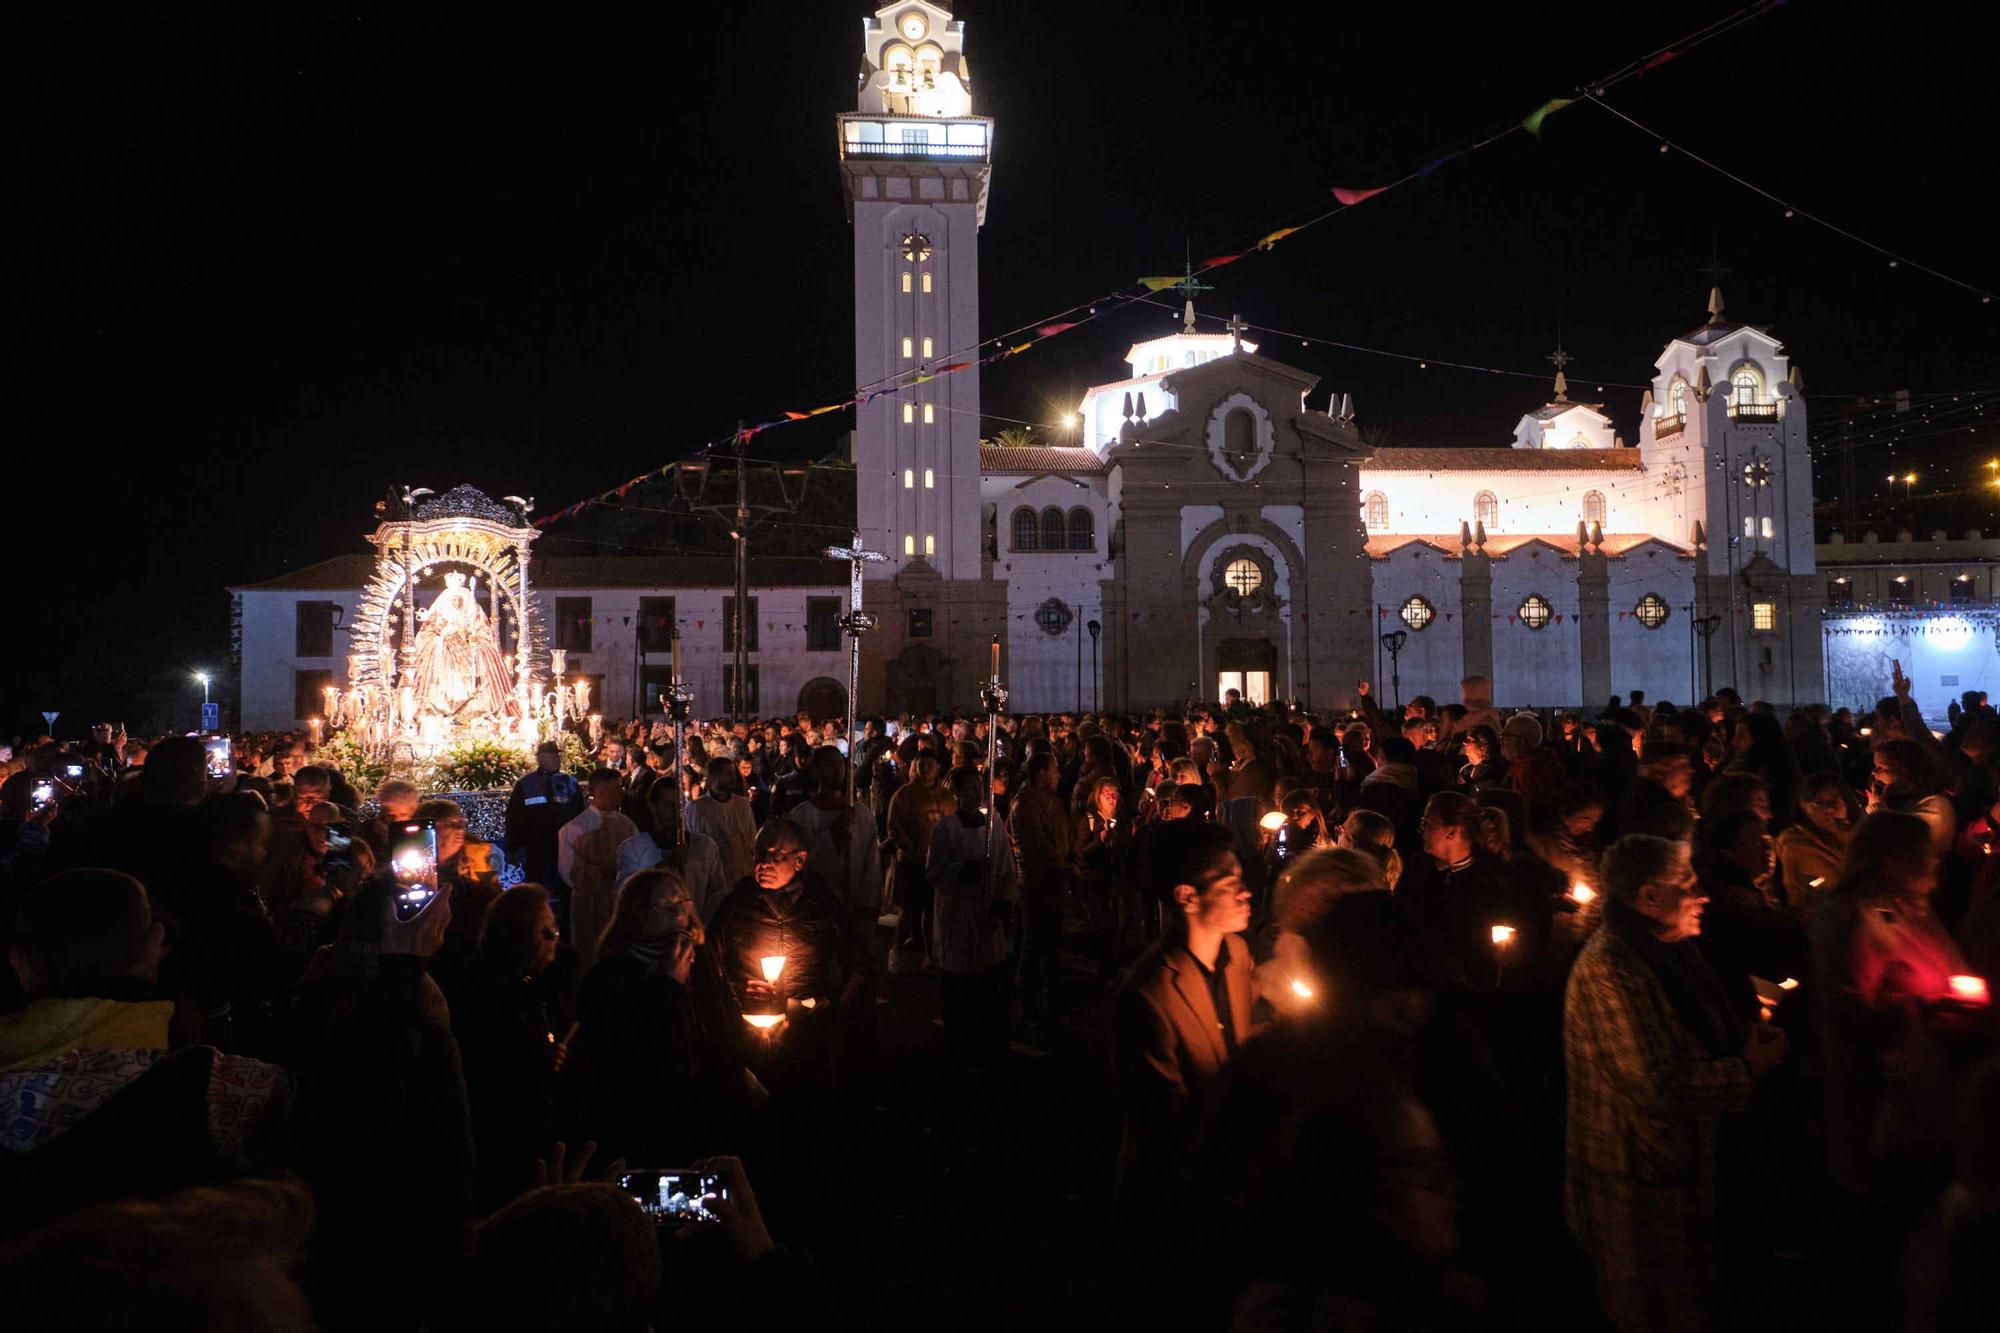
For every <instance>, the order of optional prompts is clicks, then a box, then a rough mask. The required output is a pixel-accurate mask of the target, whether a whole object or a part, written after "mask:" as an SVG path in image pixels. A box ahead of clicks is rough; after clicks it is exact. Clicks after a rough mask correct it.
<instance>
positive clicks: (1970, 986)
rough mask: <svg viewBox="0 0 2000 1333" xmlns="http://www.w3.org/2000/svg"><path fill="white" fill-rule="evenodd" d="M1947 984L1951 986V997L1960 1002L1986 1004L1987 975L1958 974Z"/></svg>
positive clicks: (1979, 1005) (1980, 1005)
mask: <svg viewBox="0 0 2000 1333" xmlns="http://www.w3.org/2000/svg"><path fill="white" fill-rule="evenodd" d="M1947 984H1948V985H1949V986H1950V987H1951V998H1952V999H1954V1000H1957V1001H1958V1002H1959V1003H1960V1004H1967V1005H1973V1006H1976V1007H1984V1006H1985V1004H1986V1002H1987V992H1986V978H1985V977H1973V976H1956V977H1953V978H1951V980H1950V981H1949V982H1948V983H1947Z"/></svg>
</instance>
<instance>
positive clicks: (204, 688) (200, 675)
mask: <svg viewBox="0 0 2000 1333" xmlns="http://www.w3.org/2000/svg"><path fill="white" fill-rule="evenodd" d="M194 678H195V679H196V680H198V681H200V682H201V706H202V707H203V708H206V707H208V673H207V672H206V671H197V672H195V673H194Z"/></svg>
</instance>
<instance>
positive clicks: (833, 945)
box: [709, 819, 874, 1082]
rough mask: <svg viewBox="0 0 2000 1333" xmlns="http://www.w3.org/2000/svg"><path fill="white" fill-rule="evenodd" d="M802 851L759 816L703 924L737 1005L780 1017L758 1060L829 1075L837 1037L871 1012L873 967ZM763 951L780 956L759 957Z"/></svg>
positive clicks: (790, 827) (784, 1072)
mask: <svg viewBox="0 0 2000 1333" xmlns="http://www.w3.org/2000/svg"><path fill="white" fill-rule="evenodd" d="M807 856H808V853H807V849H806V840H805V838H804V837H803V836H802V835H801V833H800V832H799V830H798V828H797V826H795V825H794V824H793V823H792V822H791V821H790V820H788V819H773V820H771V821H769V822H768V823H766V824H765V825H764V827H763V828H762V829H761V830H759V831H758V834H757V849H756V856H755V868H754V869H753V870H752V872H751V873H750V875H748V876H747V877H745V878H744V879H742V880H740V881H739V882H738V883H737V885H736V887H735V888H734V889H732V890H730V893H729V896H728V897H726V898H724V899H723V900H722V905H721V906H720V907H718V908H717V909H716V911H715V915H714V917H713V918H712V919H711V920H710V922H709V935H710V937H711V938H712V939H713V940H714V941H715V949H716V954H717V956H718V957H719V958H720V959H721V961H722V972H723V976H724V978H725V979H726V980H727V981H728V983H729V987H730V990H731V991H733V992H734V993H735V995H736V1000H737V1003H738V1004H739V1005H740V1006H742V1009H743V1012H744V1013H745V1014H751V1015H766V1014H782V1015H784V1016H785V1021H784V1022H783V1023H782V1024H780V1025H778V1026H776V1027H775V1028H774V1029H773V1038H772V1042H771V1045H770V1047H769V1052H770V1057H769V1059H768V1061H767V1064H769V1065H770V1066H771V1068H772V1071H773V1072H774V1073H776V1074H777V1075H778V1078H779V1080H780V1081H781V1082H782V1081H787V1080H789V1079H797V1078H810V1079H812V1080H813V1081H815V1082H817V1081H822V1080H831V1079H833V1078H835V1077H836V1076H837V1075H838V1074H839V1072H840V1069H839V1064H840V1055H841V1052H842V1049H843V1047H844V1045H845V1038H846V1037H847V1035H849V1034H850V1033H851V1032H852V1031H853V1030H854V1029H855V1028H856V1027H857V1026H858V1025H859V1024H862V1023H864V1022H866V1021H868V1020H871V1019H872V1018H873V1014H872V1013H868V1012H864V1011H865V1010H866V1009H867V1008H868V1005H867V999H868V996H869V994H870V985H869V983H870V981H871V979H872V974H873V970H874V961H873V957H872V955H871V954H870V951H869V948H868V945H867V942H866V941H865V940H863V939H862V938H861V936H860V934H859V933H858V932H857V931H856V930H855V928H854V924H853V917H852V915H851V914H850V913H848V911H847V910H846V909H845V908H843V907H842V906H841V904H840V900H839V899H837V898H835V897H834V895H833V891H832V890H830V889H829V888H827V886H826V884H825V883H824V882H823V881H821V879H820V878H819V877H818V876H817V875H814V874H812V873H810V872H809V871H808V870H807V869H806V860H807ZM772 959H775V960H779V961H777V962H775V963H768V964H767V961H766V960H772ZM774 972H775V976H773V973H774ZM760 1072H761V1071H760Z"/></svg>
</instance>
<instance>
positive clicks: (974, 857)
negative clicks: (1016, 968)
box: [924, 768, 1020, 1065]
mask: <svg viewBox="0 0 2000 1333" xmlns="http://www.w3.org/2000/svg"><path fill="white" fill-rule="evenodd" d="M951 790H952V795H953V796H954V797H955V798H956V799H957V801H958V809H957V810H956V811H954V812H953V813H952V814H949V815H946V816H945V817H944V818H943V819H940V820H939V821H938V822H937V826H936V827H935V828H933V829H932V830H931V848H930V858H929V860H928V861H927V862H926V864H925V867H924V870H925V873H926V875H928V877H929V879H930V883H931V890H932V892H933V893H934V894H935V895H936V898H935V902H934V905H933V907H932V909H931V947H932V951H933V952H934V953H935V954H936V956H937V960H938V968H939V970H940V971H941V972H942V973H943V976H942V978H941V979H940V980H941V981H942V983H943V1000H944V1033H945V1040H946V1043H947V1044H948V1045H950V1046H951V1047H952V1049H953V1050H954V1051H955V1052H956V1053H957V1055H958V1057H959V1058H960V1059H962V1060H965V1061H966V1062H968V1063H970V1064H975V1065H991V1064H994V1063H995V1062H997V1061H999V1060H1000V1059H1002V1058H1003V1057H1004V1056H1005V1055H1006V1053H1007V1018H1008V1011H1009V1009H1010V1007H1011V1006H1010V1005H1009V1003H1008V994H1007V937H1006V924H1007V922H1008V921H1009V920H1011V919H1012V917H1013V912H1014V903H1015V900H1016V898H1017V897H1018V895H1019V884H1020V876H1019V874H1017V873H1016V871H1015V868H1014V848H1013V844H1012V842H1011V841H1010V840H1009V839H1008V836H1007V824H1006V821H1005V820H1001V819H1000V817H999V815H998V814H988V813H987V812H986V811H984V810H982V809H981V808H980V807H981V805H982V803H984V802H985V800H986V778H985V775H983V774H981V773H980V772H979V771H978V770H976V769H970V768H962V769H959V770H957V771H956V772H954V773H953V774H952V776H951ZM989 819H990V820H995V821H998V822H999V825H1000V826H999V828H998V829H994V830H991V831H989V829H988V827H987V821H988V820H989ZM989 853H990V855H989Z"/></svg>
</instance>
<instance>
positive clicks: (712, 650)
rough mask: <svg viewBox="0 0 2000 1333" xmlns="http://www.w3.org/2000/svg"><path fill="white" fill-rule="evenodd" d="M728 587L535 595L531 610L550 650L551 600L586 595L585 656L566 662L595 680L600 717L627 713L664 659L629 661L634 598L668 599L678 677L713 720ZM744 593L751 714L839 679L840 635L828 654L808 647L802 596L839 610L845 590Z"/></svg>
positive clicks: (722, 709)
mask: <svg viewBox="0 0 2000 1333" xmlns="http://www.w3.org/2000/svg"><path fill="white" fill-rule="evenodd" d="M734 595H735V594H734V590H733V589H730V588H557V587H543V588H539V589H537V590H536V603H537V609H538V610H539V611H540V613H541V614H542V616H543V617H544V622H543V623H545V624H548V625H550V626H551V627H552V628H551V631H550V634H549V642H550V644H551V646H553V645H554V643H555V641H556V638H555V634H554V631H553V624H554V621H553V616H554V613H555V602H556V599H557V598H558V597H562V598H575V597H588V598H589V599H590V613H591V622H592V623H591V643H590V651H589V652H587V653H585V652H571V653H569V655H568V658H567V661H566V664H565V666H566V671H567V674H568V675H569V676H570V678H572V679H574V678H575V677H577V676H602V677H603V678H604V683H603V691H602V694H601V695H600V696H599V697H597V698H596V699H595V700H593V702H592V704H591V707H592V708H593V709H594V710H597V711H601V712H602V713H603V714H604V715H605V716H606V717H613V718H623V717H629V716H631V715H632V709H633V701H634V699H635V697H636V696H635V694H634V686H635V684H637V683H638V682H639V681H640V680H641V679H643V677H644V675H646V674H649V673H658V674H664V672H665V671H666V669H667V668H668V666H669V665H670V663H671V661H672V657H671V654H669V653H666V652H656V653H649V654H647V655H646V656H645V658H644V659H643V661H642V660H640V659H639V658H638V656H637V651H636V650H637V647H638V634H639V601H640V599H641V598H642V597H671V598H673V599H674V621H675V623H676V624H677V625H678V626H679V627H680V632H681V673H682V676H683V678H684V679H685V680H686V681H687V684H688V688H689V689H691V690H693V691H694V695H695V702H694V710H695V713H696V715H697V716H700V717H720V716H723V715H724V714H725V713H726V712H727V711H728V696H727V695H726V694H725V692H724V686H725V684H726V682H725V679H724V671H723V668H724V667H725V665H728V664H730V663H732V662H733V661H734V660H735V658H734V654H733V653H732V652H731V651H730V650H728V649H726V648H725V647H724V642H725V639H724V635H723V624H724V621H723V611H724V599H725V598H728V597H731V596H734ZM750 596H751V597H752V598H753V599H754V600H755V602H756V605H757V635H756V638H755V640H754V642H755V643H756V645H757V646H756V649H755V651H753V652H751V653H750V665H752V666H754V667H755V668H756V669H757V700H756V703H757V709H756V711H757V712H759V713H762V714H764V715H766V716H771V715H774V714H784V713H790V712H792V711H793V710H794V709H796V708H797V707H798V700H799V691H800V690H801V689H802V688H803V687H804V686H805V684H806V683H807V682H808V681H811V680H815V679H817V678H819V677H821V676H827V677H831V678H832V679H834V680H837V681H839V682H840V683H841V684H842V686H843V687H844V686H845V685H846V682H847V644H846V640H845V639H844V638H843V639H842V640H841V641H840V643H839V646H838V647H836V648H834V649H831V650H826V649H822V650H817V651H815V650H811V649H809V648H808V647H807V638H806V599H807V598H808V597H832V598H837V599H838V600H839V602H840V608H841V611H842V612H843V613H844V612H845V611H846V609H847V588H846V587H845V586H827V587H819V588H813V587H790V588H759V587H752V588H751V590H750ZM641 702H642V704H643V707H644V709H645V711H647V712H658V711H659V704H658V702H657V700H654V699H651V698H647V699H644V700H643V701H641Z"/></svg>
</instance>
